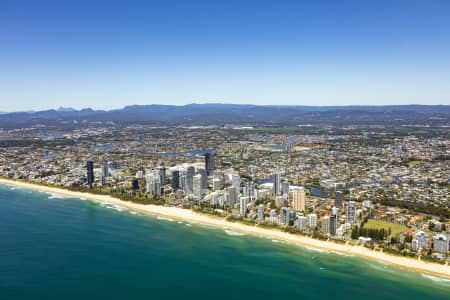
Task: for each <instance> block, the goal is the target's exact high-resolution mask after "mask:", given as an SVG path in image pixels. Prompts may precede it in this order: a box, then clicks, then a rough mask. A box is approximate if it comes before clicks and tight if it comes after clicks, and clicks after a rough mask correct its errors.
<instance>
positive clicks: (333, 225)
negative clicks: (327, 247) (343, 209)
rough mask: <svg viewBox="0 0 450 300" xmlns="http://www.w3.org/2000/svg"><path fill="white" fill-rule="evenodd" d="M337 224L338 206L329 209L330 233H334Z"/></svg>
mask: <svg viewBox="0 0 450 300" xmlns="http://www.w3.org/2000/svg"><path fill="white" fill-rule="evenodd" d="M338 226H339V208H337V207H333V208H332V209H331V217H330V234H331V235H336V230H337V228H338Z"/></svg>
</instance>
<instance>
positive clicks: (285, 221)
mask: <svg viewBox="0 0 450 300" xmlns="http://www.w3.org/2000/svg"><path fill="white" fill-rule="evenodd" d="M290 217H291V214H290V211H289V208H287V207H282V208H281V210H280V224H282V225H285V226H287V225H289V221H290Z"/></svg>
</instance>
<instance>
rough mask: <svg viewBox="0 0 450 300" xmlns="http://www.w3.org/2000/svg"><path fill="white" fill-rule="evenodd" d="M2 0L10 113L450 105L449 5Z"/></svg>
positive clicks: (0, 62)
mask: <svg viewBox="0 0 450 300" xmlns="http://www.w3.org/2000/svg"><path fill="white" fill-rule="evenodd" d="M1 6H2V9H1V10H0V24H1V25H2V26H1V28H2V29H1V30H0V40H2V41H3V47H2V48H1V49H0V67H1V68H2V71H3V72H2V73H1V74H0V87H1V90H2V93H1V94H0V103H1V104H0V111H20V110H41V109H50V108H56V107H59V106H69V107H74V108H77V109H80V108H84V107H92V108H94V109H113V108H119V107H123V106H126V105H129V104H157V103H163V104H173V105H184V104H189V103H205V102H206V103H237V104H244V103H245V104H262V105H270V104H282V105H324V106H328V105H391V104H392V105H401V104H450V87H449V86H448V82H449V81H450V71H449V70H450V68H449V66H450V57H449V55H448V53H449V50H450V34H449V29H448V28H450V18H449V15H450V4H448V3H446V2H444V1H433V2H431V3H426V4H425V3H421V2H411V1H396V2H395V3H391V2H389V1H381V2H377V3H376V4H375V3H367V2H366V3H363V2H361V1H349V2H346V3H345V4H342V3H340V4H338V3H333V2H331V1H320V2H315V3H314V4H312V3H305V2H298V1H295V2H294V1H284V2H283V3H281V4H280V3H279V2H278V3H277V2H274V1H262V2H261V1H258V2H253V1H247V2H241V1H240V2H233V1H231V2H227V3H220V2H210V1H209V2H206V1H196V2H190V3H184V2H177V1H175V2H174V3H164V2H158V1H151V2H148V1H145V2H144V1H133V2H131V3H130V2H127V3H124V2H121V1H108V2H104V1H95V2H92V1H89V2H85V1H77V2H67V1H65V2H64V3H60V2H54V1H44V2H40V3H39V4H37V3H33V2H32V1H30V2H28V3H26V5H25V3H21V4H17V3H13V2H6V3H3V4H2V5H1Z"/></svg>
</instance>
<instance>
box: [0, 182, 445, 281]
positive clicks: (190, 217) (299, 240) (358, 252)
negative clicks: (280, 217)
mask: <svg viewBox="0 0 450 300" xmlns="http://www.w3.org/2000/svg"><path fill="white" fill-rule="evenodd" d="M0 184H6V185H14V186H17V187H20V188H26V189H33V190H38V191H42V192H49V193H55V194H60V195H63V196H67V197H72V198H85V199H88V200H91V201H94V202H108V203H110V204H114V205H120V206H123V207H126V208H128V209H131V210H134V211H137V212H141V213H145V214H151V215H159V216H164V217H168V218H173V219H177V220H183V221H192V222H197V223H201V224H204V225H210V226H214V227H219V228H228V229H232V230H236V231H238V232H242V233H247V234H251V235H256V236H263V237H271V238H274V239H280V240H283V241H287V242H289V243H292V244H294V245H297V246H301V247H307V248H313V249H319V250H325V251H329V252H336V253H341V254H346V255H351V256H357V257H362V258H366V259H369V260H372V261H376V262H380V263H384V264H387V265H392V266H394V267H398V268H401V269H406V270H410V271H415V272H421V273H426V274H430V275H435V276H439V277H444V278H447V279H450V266H448V265H441V264H437V263H432V262H424V261H419V260H418V259H413V258H410V257H402V256H395V255H391V254H387V253H382V252H375V251H373V250H371V249H368V248H365V247H362V246H351V245H344V244H337V243H333V242H327V241H322V240H317V239H313V238H310V237H305V236H300V235H294V234H290V233H287V232H283V231H280V230H277V229H269V228H261V227H257V226H250V225H246V224H242V223H237V222H229V221H227V220H225V219H224V218H220V217H214V216H209V215H205V214H201V213H197V212H194V211H192V210H189V209H182V208H177V207H168V206H159V205H151V204H148V205H144V204H138V203H133V202H127V201H123V200H120V199H118V198H114V197H112V196H107V195H96V194H91V193H86V192H75V191H69V190H66V189H64V188H59V187H48V186H41V185H38V184H33V183H28V182H21V181H16V180H12V179H4V178H0Z"/></svg>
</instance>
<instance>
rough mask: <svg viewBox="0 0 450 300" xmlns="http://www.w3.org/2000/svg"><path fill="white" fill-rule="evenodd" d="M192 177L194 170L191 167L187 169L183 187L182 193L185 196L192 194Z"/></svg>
mask: <svg viewBox="0 0 450 300" xmlns="http://www.w3.org/2000/svg"><path fill="white" fill-rule="evenodd" d="M194 175H195V168H194V167H193V166H189V167H187V168H186V177H185V185H184V192H185V193H186V195H191V194H192V193H194Z"/></svg>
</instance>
